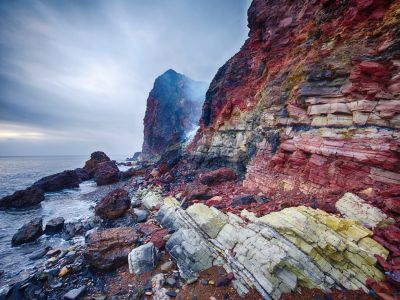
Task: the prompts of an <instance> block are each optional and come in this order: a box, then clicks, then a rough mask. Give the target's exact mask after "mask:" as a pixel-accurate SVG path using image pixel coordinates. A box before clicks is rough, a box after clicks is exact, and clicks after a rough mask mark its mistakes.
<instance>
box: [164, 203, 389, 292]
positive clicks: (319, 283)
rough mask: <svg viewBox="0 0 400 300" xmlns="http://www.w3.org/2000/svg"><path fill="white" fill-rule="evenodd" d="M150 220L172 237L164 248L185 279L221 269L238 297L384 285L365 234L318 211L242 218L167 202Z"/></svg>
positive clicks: (377, 251) (376, 251)
mask: <svg viewBox="0 0 400 300" xmlns="http://www.w3.org/2000/svg"><path fill="white" fill-rule="evenodd" d="M157 219H158V220H159V222H160V223H161V224H162V225H163V226H165V227H167V228H169V230H172V231H175V232H174V233H173V234H172V235H171V237H170V239H169V240H168V242H167V245H166V249H167V250H168V251H169V253H170V254H171V256H172V257H173V258H174V259H175V260H176V262H177V265H178V267H179V270H180V273H181V276H182V277H183V278H184V279H186V280H189V281H190V280H193V279H195V278H196V277H197V276H198V273H199V272H200V271H202V270H205V269H208V268H210V267H212V266H213V265H222V266H223V267H224V268H225V269H226V270H227V272H233V273H234V276H235V279H234V280H233V285H234V286H235V288H236V289H237V290H238V292H239V294H241V295H244V294H246V293H247V292H248V291H249V290H250V289H252V288H256V289H257V291H258V292H259V293H260V295H261V296H262V297H263V299H279V298H280V296H281V295H282V293H287V292H291V291H293V290H295V289H296V288H297V287H299V286H302V287H306V288H319V289H322V290H325V291H329V290H330V289H333V288H336V289H342V288H346V289H350V290H355V289H359V288H362V289H364V290H367V287H366V285H365V284H366V280H367V279H369V278H372V279H374V280H382V279H384V275H383V274H382V272H381V271H380V270H379V269H378V268H376V258H375V257H374V255H379V256H382V257H387V255H388V251H387V250H386V249H385V248H383V247H382V246H381V245H380V244H378V243H377V242H376V241H374V240H373V239H371V236H372V232H371V231H370V230H368V229H367V228H365V227H363V226H362V225H360V224H359V223H357V222H356V221H353V220H348V219H342V218H338V217H335V216H333V215H330V214H327V213H325V212H324V211H321V210H318V209H312V208H306V207H302V206H300V207H296V208H287V209H284V210H282V211H280V212H276V213H271V214H269V215H266V216H263V217H261V218H256V217H255V216H254V215H253V214H251V213H248V212H247V211H243V212H242V218H241V217H239V216H237V215H234V214H230V213H228V214H224V213H222V212H220V211H219V210H217V209H216V208H213V207H207V206H205V205H203V204H194V205H192V206H190V207H189V208H188V209H187V210H183V209H182V208H181V207H180V206H179V202H178V201H177V200H176V199H175V198H172V197H169V198H165V199H164V204H163V205H162V206H161V208H160V210H159V212H158V214H157Z"/></svg>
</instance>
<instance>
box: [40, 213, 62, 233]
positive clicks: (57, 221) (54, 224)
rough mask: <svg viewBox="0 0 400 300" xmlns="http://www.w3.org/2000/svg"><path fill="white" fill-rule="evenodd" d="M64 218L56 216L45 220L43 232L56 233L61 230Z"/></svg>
mask: <svg viewBox="0 0 400 300" xmlns="http://www.w3.org/2000/svg"><path fill="white" fill-rule="evenodd" d="M64 222H65V219H64V218H63V217H58V218H54V219H51V220H49V221H48V222H47V224H46V227H45V229H44V232H45V233H46V234H56V233H58V232H60V231H62V230H63V228H64Z"/></svg>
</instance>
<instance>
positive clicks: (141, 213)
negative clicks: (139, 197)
mask: <svg viewBox="0 0 400 300" xmlns="http://www.w3.org/2000/svg"><path fill="white" fill-rule="evenodd" d="M133 213H134V214H135V215H136V218H137V222H139V223H141V222H144V221H146V220H147V217H148V216H149V214H150V213H149V211H147V210H144V209H138V208H135V209H133Z"/></svg>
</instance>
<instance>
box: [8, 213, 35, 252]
mask: <svg viewBox="0 0 400 300" xmlns="http://www.w3.org/2000/svg"><path fill="white" fill-rule="evenodd" d="M42 227H43V219H42V218H35V219H33V220H31V221H30V222H29V223H27V224H25V225H24V226H22V227H21V228H20V229H18V231H17V233H15V234H14V236H13V237H12V240H11V244H12V246H13V247H14V246H18V245H21V244H24V243H28V242H32V241H34V240H36V239H37V238H38V237H40V236H41V235H42V234H43V228H42Z"/></svg>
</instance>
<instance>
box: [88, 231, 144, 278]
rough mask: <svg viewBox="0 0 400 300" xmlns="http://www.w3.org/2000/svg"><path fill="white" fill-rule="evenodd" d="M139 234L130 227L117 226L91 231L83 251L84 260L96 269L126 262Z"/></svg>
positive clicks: (105, 268) (114, 266)
mask: <svg viewBox="0 0 400 300" xmlns="http://www.w3.org/2000/svg"><path fill="white" fill-rule="evenodd" d="M138 237H139V235H138V234H137V232H136V230H135V229H133V228H131V227H117V228H111V229H106V230H103V231H97V232H93V233H92V234H90V235H89V237H88V240H87V247H86V249H85V251H84V252H83V256H84V258H85V260H86V262H87V263H88V264H89V265H90V266H91V267H93V268H95V269H97V270H103V271H108V270H112V269H115V268H118V267H120V266H122V265H124V264H126V263H127V262H128V260H127V257H128V254H129V252H130V251H131V250H132V248H134V247H135V246H136V241H137V239H138Z"/></svg>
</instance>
